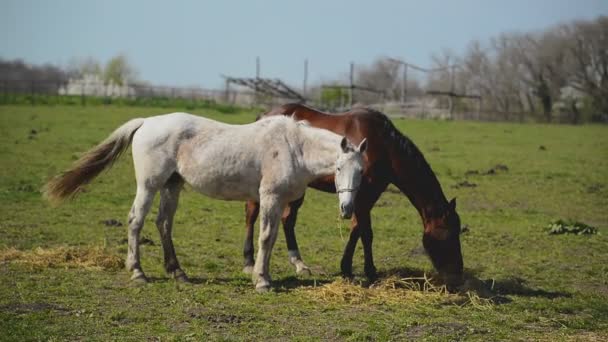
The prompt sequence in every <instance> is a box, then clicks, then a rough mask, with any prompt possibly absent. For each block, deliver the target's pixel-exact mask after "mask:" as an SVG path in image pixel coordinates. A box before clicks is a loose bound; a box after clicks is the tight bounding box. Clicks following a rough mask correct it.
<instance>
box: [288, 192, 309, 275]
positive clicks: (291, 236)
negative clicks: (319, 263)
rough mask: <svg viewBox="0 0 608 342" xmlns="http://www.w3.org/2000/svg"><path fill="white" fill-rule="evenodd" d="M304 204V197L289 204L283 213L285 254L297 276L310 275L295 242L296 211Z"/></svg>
mask: <svg viewBox="0 0 608 342" xmlns="http://www.w3.org/2000/svg"><path fill="white" fill-rule="evenodd" d="M303 202H304V196H302V197H301V198H299V199H297V200H295V201H293V202H291V203H289V205H288V206H287V207H286V208H285V210H284V211H283V217H282V221H283V231H284V232H285V241H286V242H287V253H288V256H289V262H290V263H291V264H292V265H294V266H295V267H296V273H297V274H308V275H310V274H311V272H310V268H308V266H306V264H304V261H302V256H300V249H299V248H298V241H297V240H296V232H295V226H296V220H297V219H298V210H299V209H300V207H301V206H302V203H303Z"/></svg>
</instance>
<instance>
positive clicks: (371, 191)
mask: <svg viewBox="0 0 608 342" xmlns="http://www.w3.org/2000/svg"><path fill="white" fill-rule="evenodd" d="M271 115H289V116H293V117H294V118H295V119H296V120H306V121H308V122H309V123H310V124H311V125H312V126H314V127H319V128H324V129H328V130H330V131H333V132H335V133H337V134H341V135H345V136H346V137H348V138H349V139H350V140H351V141H353V142H355V143H358V142H360V141H361V140H363V139H364V138H367V142H368V148H367V152H366V154H365V168H364V174H363V179H362V181H361V187H360V189H359V193H358V194H357V198H356V201H355V215H354V217H353V219H352V226H351V233H350V237H349V239H348V243H347V244H346V247H345V249H344V254H343V256H342V262H341V270H342V274H343V275H344V276H345V277H352V259H353V254H354V251H355V246H356V244H357V240H358V239H359V237H361V242H362V243H363V255H364V260H365V263H364V271H365V275H366V276H367V277H368V279H370V280H373V279H375V278H376V267H375V266H374V261H373V256H372V239H373V234H372V226H371V218H370V211H371V209H372V207H373V206H374V204H375V203H376V201H377V200H378V198H379V197H380V195H381V194H382V192H384V190H385V189H386V187H387V186H388V185H389V184H394V185H395V186H396V187H397V188H399V190H401V192H402V193H403V194H405V196H407V198H408V199H409V200H410V202H411V203H412V205H414V207H416V209H417V210H418V213H419V214H420V217H421V218H422V224H423V227H424V233H423V236H422V243H423V245H424V248H425V249H426V252H427V254H428V256H429V257H430V259H431V261H432V263H433V266H434V267H435V269H436V270H437V271H438V272H439V274H440V276H441V277H442V278H443V280H444V281H445V282H446V283H447V284H448V286H450V287H453V286H457V285H459V284H460V283H461V282H462V274H463V263H462V254H461V251H460V218H459V217H458V214H457V213H456V200H455V199H452V200H451V201H450V202H448V201H447V200H446V198H445V195H444V194H443V191H442V189H441V185H439V182H438V181H437V178H436V177H435V174H434V173H433V171H432V170H431V167H430V166H429V164H428V163H427V162H426V160H425V159H424V156H423V155H422V153H421V152H420V150H419V149H418V148H417V147H416V145H414V143H413V142H412V141H411V140H410V139H409V138H407V137H406V136H404V135H403V134H401V133H400V132H399V131H398V130H397V129H396V128H395V126H394V125H393V123H392V122H391V121H390V120H389V119H388V118H387V117H386V116H385V115H384V114H382V113H380V112H378V111H374V110H371V109H367V108H356V109H352V110H351V111H349V112H345V113H337V114H327V113H323V112H319V111H316V110H314V109H312V108H309V107H306V106H304V105H301V104H286V105H283V106H280V107H278V108H275V109H273V110H271V111H270V112H268V113H266V114H263V117H265V116H271ZM309 186H311V187H313V188H315V189H318V190H322V191H326V192H335V187H334V180H333V176H329V177H325V178H321V179H318V180H316V181H315V182H313V183H312V184H310V185H309ZM303 201H304V198H303V197H302V198H300V199H299V200H297V201H294V202H292V203H290V204H289V206H288V207H287V208H285V211H284V212H283V216H282V222H283V229H284V232H285V237H286V240H287V248H288V250H289V259H290V262H291V263H292V264H294V265H295V266H296V268H297V271H298V273H300V272H302V271H308V268H307V267H306V265H304V263H303V261H302V258H301V257H300V253H299V250H298V244H297V241H296V236H295V231H294V227H295V223H296V217H297V214H298V209H299V208H300V206H301V205H302V202H303ZM245 211H246V215H247V217H246V229H247V237H246V240H245V248H244V253H243V254H244V257H245V269H246V270H248V269H250V266H252V265H253V263H254V259H253V225H254V223H255V220H256V219H257V215H258V211H259V205H258V204H257V203H255V202H248V203H247V204H246V207H245Z"/></svg>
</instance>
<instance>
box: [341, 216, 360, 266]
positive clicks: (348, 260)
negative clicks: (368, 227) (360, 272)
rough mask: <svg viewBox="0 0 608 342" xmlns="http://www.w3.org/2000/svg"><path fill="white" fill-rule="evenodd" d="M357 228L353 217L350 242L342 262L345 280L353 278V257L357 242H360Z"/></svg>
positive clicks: (347, 244) (345, 249)
mask: <svg viewBox="0 0 608 342" xmlns="http://www.w3.org/2000/svg"><path fill="white" fill-rule="evenodd" d="M356 227H357V225H356V224H355V218H354V217H353V223H352V226H351V229H350V235H349V237H348V242H347V243H346V246H345V247H344V253H343V254H342V261H340V270H341V271H342V276H343V277H344V278H352V277H353V255H354V254H355V247H357V240H359V230H358V229H356Z"/></svg>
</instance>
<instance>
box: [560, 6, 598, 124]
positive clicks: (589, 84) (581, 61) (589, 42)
mask: <svg viewBox="0 0 608 342" xmlns="http://www.w3.org/2000/svg"><path fill="white" fill-rule="evenodd" d="M562 30H563V31H564V34H565V36H567V37H569V39H568V44H567V52H568V55H567V59H568V67H569V71H570V75H569V81H570V85H571V86H572V87H573V88H575V89H577V90H579V91H581V92H583V93H585V94H587V95H588V96H589V97H590V98H591V102H592V105H593V109H594V110H595V111H597V112H599V114H603V115H606V114H608V17H606V16H602V17H599V18H598V19H597V20H594V21H578V22H575V23H573V24H571V25H566V26H563V27H562Z"/></svg>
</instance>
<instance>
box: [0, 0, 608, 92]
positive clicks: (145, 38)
mask: <svg viewBox="0 0 608 342" xmlns="http://www.w3.org/2000/svg"><path fill="white" fill-rule="evenodd" d="M601 14H604V15H607V14H608V0H485V1H484V0H476V1H475V0H459V1H449V0H445V1H438V0H434V1H430V0H418V1H406V0H401V1H399V0H392V1H380V0H376V1H354V0H351V1H330V0H314V1H313V0H308V1H289V0H282V1H281V0H278V1H262V0H260V1H253V0H251V1H244V0H243V1H231V0H223V1H185V0H176V1H134V0H98V1H84V0H82V1H78V0H72V1H67V0H38V1H33V0H0V57H2V58H9V59H13V58H23V59H25V60H26V61H27V62H30V63H46V62H50V63H53V64H58V65H62V66H65V65H66V64H67V63H68V62H69V61H70V59H71V58H72V57H88V56H90V57H94V58H96V59H98V60H100V61H103V62H105V61H107V60H108V59H109V58H110V57H112V56H114V55H117V54H119V53H124V54H126V55H127V56H128V57H129V59H130V61H131V62H132V64H134V65H135V66H136V68H137V70H138V71H139V75H140V77H141V78H142V79H145V80H148V81H151V82H153V83H155V84H163V85H177V86H187V85H200V86H204V87H212V88H219V87H221V86H222V79H221V78H220V76H219V75H220V74H221V73H223V74H227V75H233V76H253V75H254V74H255V57H256V56H260V58H261V61H262V76H265V77H280V78H283V79H285V80H286V81H287V82H289V83H291V84H292V85H294V86H300V85H301V82H302V74H303V61H304V59H305V58H308V59H309V70H310V73H309V83H314V82H318V81H320V80H322V79H331V78H335V77H339V76H340V75H344V74H345V73H346V72H347V70H348V63H349V62H350V61H354V62H355V63H361V64H369V63H371V62H372V61H373V60H374V59H375V58H377V57H379V56H395V57H401V58H405V59H407V60H408V61H411V62H413V63H416V64H419V65H422V66H427V65H429V64H430V56H431V54H432V53H433V52H439V51H440V50H441V49H442V48H448V49H452V50H454V51H456V52H461V51H463V49H464V48H465V47H466V46H467V44H468V43H469V42H470V41H471V40H472V39H480V40H485V39H487V38H490V37H492V36H496V35H497V34H499V33H501V32H511V31H529V30H538V29H542V28H545V27H548V26H551V25H553V24H556V23H559V22H564V21H568V20H571V19H583V18H586V19H591V18H595V17H597V16H598V15H601Z"/></svg>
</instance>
